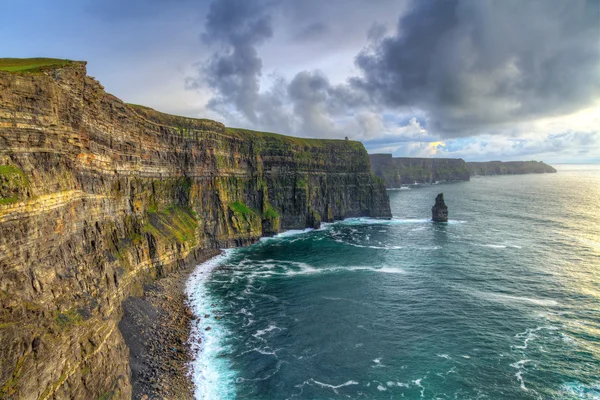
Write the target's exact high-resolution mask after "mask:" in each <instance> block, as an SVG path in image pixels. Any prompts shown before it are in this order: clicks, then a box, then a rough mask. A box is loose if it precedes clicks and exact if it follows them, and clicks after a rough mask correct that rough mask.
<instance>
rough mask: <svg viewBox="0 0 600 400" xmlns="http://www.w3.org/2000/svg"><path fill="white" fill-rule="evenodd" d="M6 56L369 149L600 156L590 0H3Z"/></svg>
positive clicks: (217, 114)
mask: <svg viewBox="0 0 600 400" xmlns="http://www.w3.org/2000/svg"><path fill="white" fill-rule="evenodd" d="M0 6H1V7H0V10H1V11H0V35H1V37H2V38H3V40H2V41H0V57H56V58H68V59H74V60H85V61H88V65H87V68H88V75H91V76H93V77H95V78H96V79H98V80H99V81H100V82H101V83H102V84H103V85H104V87H105V89H106V90H107V91H108V92H110V93H112V94H114V95H116V96H118V97H119V98H121V99H123V100H124V101H126V102H130V103H136V104H143V105H146V106H149V107H152V108H155V109H157V110H159V111H163V112H167V113H172V114H178V115H185V116H189V117H200V118H211V119H215V120H218V121H221V122H223V123H225V124H226V125H228V126H233V127H243V128H249V129H256V130H262V131H270V132H278V133H283V134H288V135H294V136H303V137H316V138H344V137H348V138H350V139H355V140H360V141H362V142H363V143H364V144H365V147H366V148H367V150H368V151H369V153H381V152H384V153H392V154H394V155H395V156H412V157H461V158H464V159H466V160H467V161H485V160H504V161H509V160H531V159H535V160H543V161H547V162H553V163H563V162H567V163H569V162H574V163H600V0H328V1H323V0H302V1H299V0H52V1H50V0H29V1H9V0H0Z"/></svg>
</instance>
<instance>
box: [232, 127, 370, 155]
mask: <svg viewBox="0 0 600 400" xmlns="http://www.w3.org/2000/svg"><path fill="white" fill-rule="evenodd" d="M227 133H228V134H230V135H232V136H236V137H239V138H248V137H250V138H263V139H269V140H273V141H281V142H282V143H288V144H293V145H296V146H302V147H326V146H331V145H341V146H344V147H346V146H350V147H352V148H353V149H355V150H362V149H363V148H364V147H363V144H362V143H361V142H357V141H354V140H343V139H310V138H300V137H295V136H286V135H281V134H279V133H272V132H259V131H253V130H250V129H241V128H227Z"/></svg>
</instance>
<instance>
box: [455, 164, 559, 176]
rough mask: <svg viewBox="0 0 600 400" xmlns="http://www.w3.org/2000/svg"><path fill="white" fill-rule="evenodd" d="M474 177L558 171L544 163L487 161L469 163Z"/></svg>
mask: <svg viewBox="0 0 600 400" xmlns="http://www.w3.org/2000/svg"><path fill="white" fill-rule="evenodd" d="M467 168H469V173H470V174H471V176H473V175H518V174H552V173H555V172H556V170H555V169H554V168H553V167H551V166H550V165H548V164H545V163H543V162H542V161H485V162H468V163H467Z"/></svg>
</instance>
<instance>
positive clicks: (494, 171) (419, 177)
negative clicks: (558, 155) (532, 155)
mask: <svg viewBox="0 0 600 400" xmlns="http://www.w3.org/2000/svg"><path fill="white" fill-rule="evenodd" d="M369 158H370V159H371V170H372V171H373V173H374V174H375V175H377V176H378V177H380V178H382V179H383V180H384V182H385V186H386V187H387V188H397V187H400V186H401V185H410V184H414V183H434V182H456V181H468V180H469V179H470V177H471V176H474V175H514V174H515V175H516V174H543V173H553V172H556V170H555V169H554V168H552V167H551V166H550V165H548V164H544V163H543V162H541V161H539V162H538V161H509V162H502V161H487V162H465V161H464V160H463V159H461V158H413V157H392V155H391V154H370V155H369Z"/></svg>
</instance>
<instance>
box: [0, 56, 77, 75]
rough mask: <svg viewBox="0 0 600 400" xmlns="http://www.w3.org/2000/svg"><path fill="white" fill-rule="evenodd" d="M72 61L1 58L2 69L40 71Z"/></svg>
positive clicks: (0, 66) (0, 68) (62, 65)
mask: <svg viewBox="0 0 600 400" xmlns="http://www.w3.org/2000/svg"><path fill="white" fill-rule="evenodd" d="M72 62H73V61H71V60H61V59H58V58H0V71H8V72H40V71H43V70H45V69H52V68H56V67H64V66H65V65H68V64H70V63H72Z"/></svg>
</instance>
